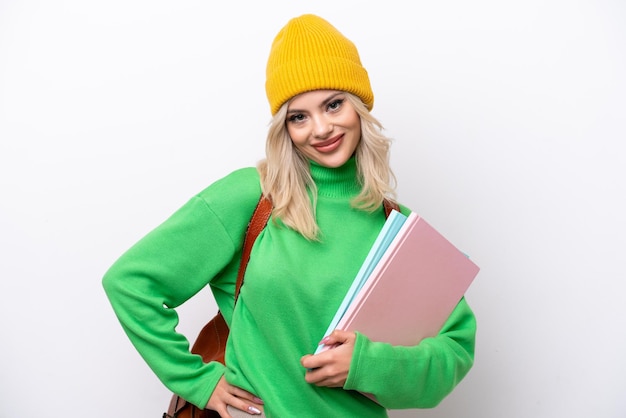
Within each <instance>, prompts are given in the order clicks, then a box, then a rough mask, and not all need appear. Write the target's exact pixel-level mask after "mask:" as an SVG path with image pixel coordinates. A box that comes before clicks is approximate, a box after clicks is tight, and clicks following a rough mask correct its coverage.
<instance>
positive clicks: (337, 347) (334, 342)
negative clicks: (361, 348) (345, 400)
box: [300, 330, 356, 387]
mask: <svg viewBox="0 0 626 418" xmlns="http://www.w3.org/2000/svg"><path fill="white" fill-rule="evenodd" d="M355 341H356V334H355V333H354V332H348V331H339V330H335V331H333V332H332V333H331V334H330V335H329V336H327V337H325V338H324V339H323V340H322V341H321V342H320V344H324V345H327V346H330V347H332V348H331V349H329V350H326V351H323V352H321V353H319V354H315V355H311V354H307V355H305V356H303V357H302V358H301V359H300V363H301V364H302V366H304V367H305V368H306V369H307V372H306V374H305V376H304V379H305V380H306V381H307V382H308V383H312V384H314V385H317V386H328V387H343V385H344V384H345V383H346V379H347V378H348V371H349V370H350V362H351V361H352V353H353V352H354V342H355Z"/></svg>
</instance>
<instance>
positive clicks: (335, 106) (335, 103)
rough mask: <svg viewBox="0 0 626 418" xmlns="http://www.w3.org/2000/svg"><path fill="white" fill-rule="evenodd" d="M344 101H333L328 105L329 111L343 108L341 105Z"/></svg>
mask: <svg viewBox="0 0 626 418" xmlns="http://www.w3.org/2000/svg"><path fill="white" fill-rule="evenodd" d="M343 101H344V99H337V100H333V101H332V102H330V103H329V104H328V109H330V110H337V109H339V108H340V107H341V105H342V104H343Z"/></svg>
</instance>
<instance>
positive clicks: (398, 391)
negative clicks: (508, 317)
mask: <svg viewBox="0 0 626 418" xmlns="http://www.w3.org/2000/svg"><path fill="white" fill-rule="evenodd" d="M475 335H476V318H475V316H474V314H473V312H472V310H471V309H470V307H469V305H468V304H467V302H466V300H465V298H463V299H461V301H460V302H459V304H458V305H457V306H456V308H455V309H454V311H453V312H452V314H451V315H450V317H449V318H448V320H447V321H446V323H445V324H444V326H443V327H442V329H441V331H440V332H439V334H438V335H437V336H435V337H431V338H426V339H424V340H422V341H421V342H420V343H419V344H418V345H416V346H411V347H405V346H392V345H390V344H387V343H381V342H372V341H370V340H369V339H367V337H365V336H364V335H362V334H359V333H357V340H356V344H355V348H354V354H353V357H352V363H351V365H350V372H349V375H348V379H347V381H346V383H345V385H344V388H345V389H354V390H358V391H360V392H364V393H370V394H373V395H374V396H375V397H376V399H377V401H378V402H379V403H380V404H381V405H382V406H384V407H385V408H388V409H404V408H432V407H435V406H436V405H438V404H439V403H440V402H441V401H442V400H443V399H444V398H445V397H446V396H447V395H448V394H449V393H450V392H452V390H453V389H454V388H455V387H456V385H457V384H458V383H459V382H460V381H461V380H462V379H463V377H465V375H466V374H467V373H468V372H469V370H470V368H471V367H472V364H473V361H474V341H475Z"/></svg>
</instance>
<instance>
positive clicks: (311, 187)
mask: <svg viewBox="0 0 626 418" xmlns="http://www.w3.org/2000/svg"><path fill="white" fill-rule="evenodd" d="M346 97H347V99H348V100H349V102H350V103H351V104H352V106H353V107H354V109H355V111H356V112H357V114H358V115H359V117H360V119H361V140H360V141H359V144H358V145H357V147H356V151H355V157H356V163H357V175H358V180H359V183H360V184H361V186H362V187H361V191H360V193H359V194H358V195H357V196H356V197H355V198H354V199H353V200H352V206H353V207H355V208H358V209H361V210H365V211H369V212H373V211H374V210H376V209H378V208H379V207H380V205H381V204H382V202H383V199H385V198H386V199H389V200H394V199H395V186H396V178H395V176H394V174H393V172H392V170H391V167H390V165H389V148H390V145H391V139H390V138H388V137H386V136H385V135H383V134H382V129H383V127H382V125H381V123H380V122H379V121H378V120H377V119H376V118H374V117H373V116H372V115H371V114H370V112H369V111H368V110H367V107H366V106H365V105H364V104H363V101H362V100H361V99H360V98H358V97H357V96H354V95H353V94H350V93H346ZM288 106H289V102H287V103H285V104H283V105H282V106H281V107H280V109H279V110H278V111H277V112H276V114H275V115H274V117H273V118H272V121H271V123H270V127H269V131H268V134H267V142H266V145H265V151H266V158H265V159H264V160H262V161H260V162H259V164H258V167H257V168H258V170H259V173H260V176H261V189H262V190H263V194H265V195H266V196H267V197H269V198H270V199H271V200H272V203H273V204H274V209H273V212H272V215H273V218H274V220H279V221H280V222H282V223H283V224H284V225H286V226H288V227H290V228H292V229H294V230H296V231H297V232H299V233H300V234H301V235H303V236H304V237H305V238H307V239H309V240H316V239H318V238H319V237H318V235H319V227H318V225H317V222H316V220H315V206H316V200H317V187H316V185H315V182H314V181H313V178H312V177H311V173H310V170H309V161H308V159H307V158H306V157H305V156H304V155H302V153H301V152H300V151H299V150H298V149H297V148H296V147H295V146H294V145H293V142H292V141H291V138H290V137H289V133H288V132H287V127H286V125H285V120H286V115H287V108H288Z"/></svg>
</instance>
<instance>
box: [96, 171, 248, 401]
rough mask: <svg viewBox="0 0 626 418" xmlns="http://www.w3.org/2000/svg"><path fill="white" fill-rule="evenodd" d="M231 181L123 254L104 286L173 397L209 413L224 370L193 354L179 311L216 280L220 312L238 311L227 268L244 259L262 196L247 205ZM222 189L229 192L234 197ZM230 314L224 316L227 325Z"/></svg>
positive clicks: (219, 184)
mask: <svg viewBox="0 0 626 418" xmlns="http://www.w3.org/2000/svg"><path fill="white" fill-rule="evenodd" d="M231 177H232V176H231ZM235 177H236V176H235ZM231 183H233V179H229V180H227V181H221V182H217V184H215V185H212V186H210V187H209V188H207V190H205V191H203V192H202V193H201V194H199V195H198V196H196V197H194V198H192V199H191V200H190V201H189V202H188V203H186V204H185V205H184V206H183V207H182V208H180V209H179V210H178V211H176V212H175V213H174V214H173V215H172V216H171V217H170V218H169V219H167V220H166V221H165V222H164V223H162V224H161V225H160V226H158V227H157V228H156V229H154V230H153V231H151V232H150V233H149V234H148V235H146V236H145V237H144V238H142V239H141V240H140V241H139V242H137V243H136V244H135V245H134V246H132V247H131V248H130V249H129V250H128V251H127V252H126V253H124V254H123V255H122V256H121V257H120V258H119V259H118V260H117V261H116V262H115V263H114V264H113V265H112V266H111V267H110V268H109V270H108V271H107V272H106V274H105V275H104V278H103V281H102V283H103V286H104V289H105V292H106V294H107V296H108V298H109V300H110V302H111V305H112V307H113V309H114V311H115V314H116V315H117V318H118V319H119V321H120V323H121V325H122V327H123V329H124V331H125V332H126V334H127V335H128V337H129V339H130V340H131V342H132V343H133V345H134V346H135V348H136V349H137V351H138V352H139V354H140V355H141V356H142V357H143V359H144V360H145V361H146V363H147V364H148V365H149V366H150V368H151V369H152V370H153V371H154V373H155V374H156V375H157V376H158V377H159V379H160V380H161V381H162V382H163V383H164V384H165V386H167V387H168V388H169V389H170V390H171V391H172V392H174V393H176V394H178V395H180V396H182V397H183V398H184V399H186V400H188V401H189V402H191V403H193V404H195V405H197V406H199V407H202V408H203V407H204V406H205V405H206V403H207V402H208V399H209V397H210V396H211V393H212V392H213V389H214V388H215V386H216V384H217V382H218V380H219V379H220V377H221V376H222V375H223V373H224V366H223V365H222V364H220V363H217V362H211V363H208V364H205V363H203V362H202V359H201V357H200V356H197V355H193V354H191V353H190V351H189V348H190V345H189V341H188V340H187V338H186V337H185V336H183V335H182V334H180V333H177V332H176V330H175V328H176V326H177V324H178V314H177V313H176V311H175V309H174V308H176V307H178V306H179V305H181V304H182V303H184V302H185V301H186V300H188V299H189V298H191V297H192V296H193V295H194V294H196V293H197V292H198V291H199V290H201V289H202V288H203V287H204V286H206V285H207V284H209V283H210V284H211V286H212V287H213V292H214V294H215V295H216V299H217V302H218V305H219V306H220V309H223V308H227V309H226V310H228V308H229V309H230V310H231V311H232V302H230V305H229V301H230V299H231V298H232V292H233V288H234V278H232V277H230V276H229V277H228V278H226V279H225V278H224V277H225V276H227V275H225V274H224V271H228V270H232V268H233V267H232V266H233V265H235V264H236V262H237V260H238V255H239V253H240V248H241V241H242V238H243V233H244V231H245V226H246V225H247V221H248V220H249V218H250V214H251V213H252V210H253V209H254V204H255V203H256V200H258V197H259V195H260V194H259V192H258V186H256V187H252V189H253V190H257V191H255V192H251V190H250V191H249V192H247V193H246V191H245V190H244V191H243V192H242V193H243V194H244V195H246V196H247V197H246V198H243V201H242V196H237V192H235V193H234V194H235V196H234V197H233V190H241V187H239V188H237V187H234V186H236V185H238V182H235V184H231ZM256 184H257V185H258V182H257V183H256ZM233 187H234V188H233ZM223 189H226V190H230V196H229V195H228V194H226V195H224V194H223ZM240 194H241V192H240ZM225 196H229V198H228V199H226V198H225ZM224 201H226V202H225V203H224ZM216 288H217V290H218V291H216ZM219 295H221V300H220V297H219ZM230 313H231V312H227V313H226V312H225V317H226V318H227V320H228V319H229V318H230ZM207 319H208V318H207Z"/></svg>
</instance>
